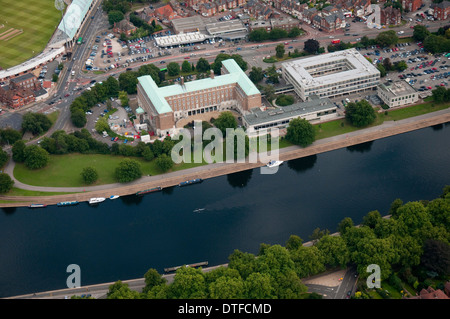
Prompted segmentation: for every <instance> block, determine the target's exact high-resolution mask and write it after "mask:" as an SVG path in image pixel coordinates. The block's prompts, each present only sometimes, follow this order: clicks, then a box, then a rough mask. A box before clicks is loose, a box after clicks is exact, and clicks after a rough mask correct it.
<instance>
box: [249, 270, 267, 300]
mask: <svg viewBox="0 0 450 319" xmlns="http://www.w3.org/2000/svg"><path fill="white" fill-rule="evenodd" d="M244 290H245V293H244V298H247V299H272V298H273V287H272V284H271V277H270V276H269V275H268V274H260V273H259V272H256V273H252V274H250V275H249V276H248V277H247V279H246V280H245V282H244Z"/></svg>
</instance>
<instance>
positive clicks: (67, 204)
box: [56, 200, 78, 207]
mask: <svg viewBox="0 0 450 319" xmlns="http://www.w3.org/2000/svg"><path fill="white" fill-rule="evenodd" d="M72 205H78V201H76V200H73V201H66V202H59V203H57V204H56V206H60V207H61V206H72Z"/></svg>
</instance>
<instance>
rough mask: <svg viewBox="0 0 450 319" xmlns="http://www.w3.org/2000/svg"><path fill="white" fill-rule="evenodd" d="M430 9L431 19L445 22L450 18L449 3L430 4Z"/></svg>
mask: <svg viewBox="0 0 450 319" xmlns="http://www.w3.org/2000/svg"><path fill="white" fill-rule="evenodd" d="M430 8H432V9H433V10H434V13H433V17H434V19H435V20H446V19H447V18H448V17H449V16H450V1H443V2H441V3H432V4H431V6H430Z"/></svg>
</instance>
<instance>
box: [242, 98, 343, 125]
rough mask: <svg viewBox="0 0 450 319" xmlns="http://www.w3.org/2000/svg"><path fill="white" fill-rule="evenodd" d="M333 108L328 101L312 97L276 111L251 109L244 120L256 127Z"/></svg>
mask: <svg viewBox="0 0 450 319" xmlns="http://www.w3.org/2000/svg"><path fill="white" fill-rule="evenodd" d="M333 108H336V105H335V104H334V103H333V102H331V101H330V99H328V98H319V97H317V96H315V95H314V96H311V97H310V100H309V101H306V102H301V103H295V104H292V105H288V106H283V107H278V108H276V109H269V110H266V111H262V110H261V109H259V108H256V109H253V110H252V112H251V113H249V114H246V115H244V120H245V121H246V122H247V123H248V124H249V125H257V124H263V123H267V122H273V121H279V120H284V119H288V118H293V117H300V116H302V115H305V114H309V113H314V112H320V111H324V110H328V109H333Z"/></svg>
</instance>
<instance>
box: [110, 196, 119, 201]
mask: <svg viewBox="0 0 450 319" xmlns="http://www.w3.org/2000/svg"><path fill="white" fill-rule="evenodd" d="M119 197H120V196H119V195H111V196H109V199H111V200H112V199H117V198H119Z"/></svg>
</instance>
